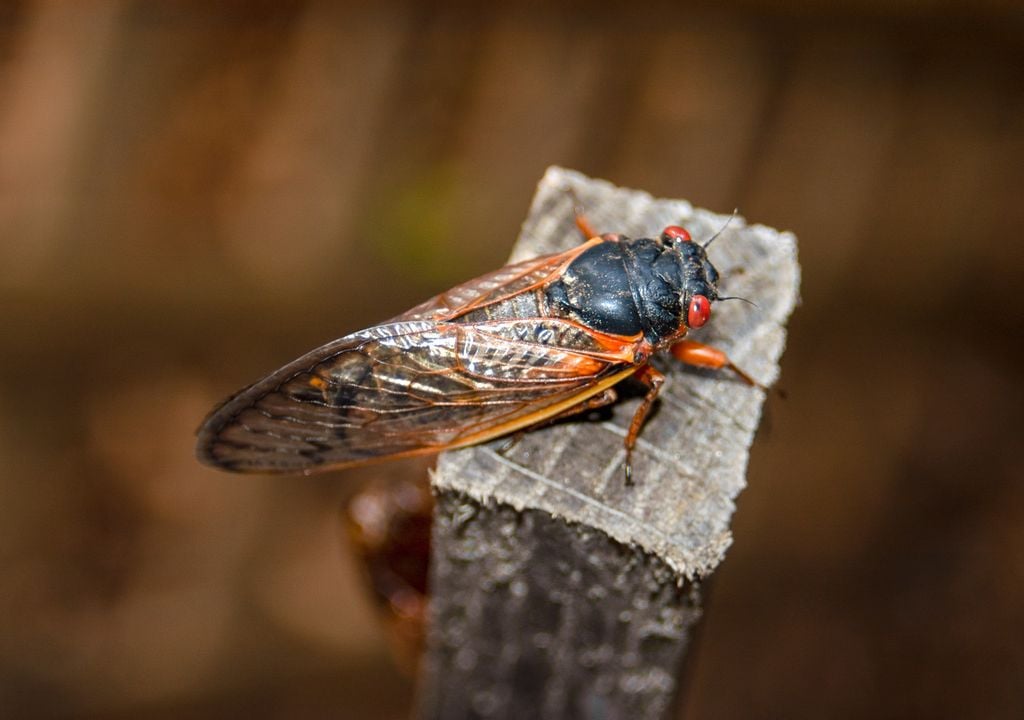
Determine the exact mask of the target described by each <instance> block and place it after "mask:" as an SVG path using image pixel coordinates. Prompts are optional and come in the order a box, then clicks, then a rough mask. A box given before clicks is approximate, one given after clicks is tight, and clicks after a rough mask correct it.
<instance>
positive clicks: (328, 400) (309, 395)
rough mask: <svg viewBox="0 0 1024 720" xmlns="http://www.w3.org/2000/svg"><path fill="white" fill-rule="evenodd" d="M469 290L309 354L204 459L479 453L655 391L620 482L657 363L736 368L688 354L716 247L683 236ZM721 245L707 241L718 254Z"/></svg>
mask: <svg viewBox="0 0 1024 720" xmlns="http://www.w3.org/2000/svg"><path fill="white" fill-rule="evenodd" d="M576 223H577V226H578V227H579V228H580V230H581V231H582V232H583V234H584V237H585V238H589V239H587V240H586V241H585V242H583V243H582V244H580V245H579V246H577V247H576V248H574V249H572V250H569V251H567V252H562V253H557V254H553V255H545V256H542V257H537V258H534V259H532V260H526V261H524V262H518V263H514V264H511V265H508V266H506V267H503V268H501V269H500V270H497V271H495V272H492V273H489V274H486V275H483V276H481V277H478V278H476V279H475V280H470V281H469V282H466V283H463V284H461V285H458V286H456V287H454V288H452V289H451V290H448V291H447V292H444V293H441V294H440V295H437V296H436V297H434V298H431V299H430V300H427V301H426V302H424V303H422V304H420V305H418V306H416V307H414V308H412V309H411V310H409V311H408V312H405V313H403V314H401V315H399V316H397V317H395V318H392V319H391V320H388V321H386V322H383V323H381V324H379V325H375V326H373V327H370V328H367V329H365V330H360V331H359V332H354V333H352V334H350V335H346V336H344V337H342V338H340V339H337V340H334V341H333V342H329V343H327V344H326V345H324V346H322V347H319V348H317V349H316V350H313V351H312V352H309V353H307V354H305V355H303V356H302V357H300V358H298V359H297V360H295V361H293V362H290V363H288V364H287V365H285V366H284V367H282V368H281V369H279V370H277V371H275V372H273V373H271V374H270V375H268V376H267V377H265V378H263V379H262V380H259V381H258V382H256V383H254V384H253V385H250V386H249V387H247V388H245V389H243V390H241V391H240V392H238V393H237V394H235V395H234V396H233V397H231V398H229V399H228V400H227V401H225V402H224V403H223V404H221V405H220V406H219V407H218V408H216V409H215V410H214V411H213V412H212V413H211V414H210V415H209V417H207V418H206V420H205V421H204V423H203V425H202V426H201V428H200V429H199V439H198V447H197V454H198V457H199V459H200V460H202V461H203V462H205V463H208V464H210V465H214V466H216V467H219V468H223V469H225V470H233V471H239V472H274V473H289V472H303V473H311V472H314V471H318V470H322V469H327V468H344V467H349V466H353V465H360V464H364V463H367V462H372V461H377V460H383V459H388V458H398V457H405V456H410V455H419V454H423V453H436V452H438V451H441V450H445V449H449V448H458V447H463V446H466V445H472V444H475V443H480V442H484V441H486V440H490V439H492V438H497V437H499V436H504V435H508V434H510V433H514V432H516V431H521V430H524V429H529V428H531V427H533V426H537V425H540V424H543V423H545V422H549V421H551V420H553V419H557V418H561V417H563V416H566V415H571V414H575V413H579V412H582V411H584V410H589V409H593V408H596V407H599V406H602V405H606V404H608V403H612V402H614V401H615V400H616V393H615V389H614V386H615V385H616V383H618V382H620V381H621V380H623V379H625V378H627V377H633V378H636V379H637V380H638V381H640V383H642V384H643V385H644V386H645V387H646V394H645V396H644V398H643V401H642V402H641V403H640V405H639V407H638V409H637V410H636V413H635V414H634V416H633V419H632V422H631V424H630V428H629V432H628V433H627V435H626V440H625V444H626V460H625V472H626V478H627V482H628V481H629V478H630V454H631V452H632V450H633V446H634V445H635V443H636V439H637V436H638V434H639V432H640V428H641V427H642V425H643V422H644V419H645V418H646V417H647V414H648V413H649V411H650V410H651V407H652V405H653V403H654V401H655V399H656V398H657V395H658V391H659V389H660V388H661V386H662V383H663V382H664V375H663V374H662V373H661V372H659V371H658V370H657V369H656V368H654V367H653V366H651V365H650V363H649V361H650V359H651V357H652V355H654V354H655V353H657V352H659V351H663V350H664V351H669V352H670V353H671V354H672V355H674V356H675V357H676V358H678V359H680V360H682V361H684V362H687V363H690V364H693V365H697V366H702V367H707V368H730V369H731V370H732V371H733V372H734V373H736V374H737V376H738V377H739V378H740V379H741V380H743V381H745V382H747V383H749V384H752V385H756V384H757V383H756V382H755V381H754V380H752V379H751V378H750V377H749V376H748V375H746V374H745V373H743V372H742V371H740V370H739V369H738V368H736V366H735V365H734V364H733V363H732V362H731V361H730V360H729V358H728V357H727V356H726V355H725V353H723V352H722V351H720V350H717V349H715V348H713V347H710V346H707V345H703V344H700V343H697V342H694V341H691V340H687V339H685V338H686V335H687V333H688V332H689V331H690V330H695V329H697V328H699V327H702V326H703V325H705V324H706V323H707V322H708V320H709V319H710V317H711V307H712V304H713V303H714V302H715V301H716V300H719V299H725V298H722V297H720V296H719V293H718V282H719V275H718V271H717V270H715V267H714V265H712V264H711V262H710V260H708V255H707V246H708V245H710V242H711V241H710V240H709V241H708V242H707V243H705V244H704V245H701V244H699V243H697V242H695V241H694V240H693V239H692V238H691V236H690V234H689V232H687V231H686V230H685V229H684V228H682V227H679V226H674V225H673V226H669V227H666V228H665V229H664V230H663V231H662V232H661V234H660V235H659V236H658V237H655V238H638V239H633V238H629V237H626V236H624V235H621V234H616V233H610V234H603V235H598V234H597V233H596V232H594V230H593V229H592V228H591V226H590V224H589V223H588V222H587V220H586V219H585V218H584V217H583V216H582V214H577V218H576ZM713 239H714V237H713V238H712V240H713Z"/></svg>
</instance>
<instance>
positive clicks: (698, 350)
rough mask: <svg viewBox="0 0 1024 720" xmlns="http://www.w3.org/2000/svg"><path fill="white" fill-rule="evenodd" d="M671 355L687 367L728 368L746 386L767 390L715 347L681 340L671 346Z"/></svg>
mask: <svg viewBox="0 0 1024 720" xmlns="http://www.w3.org/2000/svg"><path fill="white" fill-rule="evenodd" d="M671 353H672V355H673V356H674V357H675V358H676V359H677V360H682V361H683V362H684V363H686V364H687V365H695V366H697V367H702V368H709V369H711V370H721V369H722V368H729V369H730V370H732V371H733V372H734V373H735V374H736V376H737V377H738V378H739V379H740V380H742V381H743V382H745V383H746V384H747V385H751V386H753V387H756V388H760V389H762V390H767V389H768V388H766V387H765V386H764V385H762V384H761V383H759V382H758V381H757V380H755V379H754V378H752V377H750V376H749V375H747V374H746V373H745V372H743V371H742V370H740V369H739V368H738V367H736V365H735V364H734V363H733V361H732V360H730V359H729V356H728V355H726V354H725V353H724V352H722V351H721V350H719V349H718V348H716V347H712V346H710V345H705V344H703V343H699V342H694V341H692V340H681V341H679V342H677V343H676V344H675V345H673V346H672V348H671Z"/></svg>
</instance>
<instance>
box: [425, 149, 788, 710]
mask: <svg viewBox="0 0 1024 720" xmlns="http://www.w3.org/2000/svg"><path fill="white" fill-rule="evenodd" d="M569 186H571V187H572V188H573V189H574V191H575V193H576V195H577V197H578V198H579V199H580V201H581V202H582V203H583V205H584V206H585V208H586V212H587V216H588V218H589V219H590V220H591V222H592V224H593V225H594V226H595V228H596V229H597V230H598V231H599V232H612V231H614V232H623V233H625V234H627V235H630V236H634V237H640V236H652V235H655V234H656V233H658V232H659V231H660V229H661V228H662V227H664V226H665V225H668V224H682V225H684V226H686V227H687V228H688V229H689V230H690V232H691V233H692V234H693V236H694V238H695V239H697V240H698V241H701V242H703V241H704V240H705V239H706V238H709V237H710V236H711V235H713V234H714V233H715V232H716V231H718V230H720V229H721V228H722V227H723V226H724V225H725V223H726V220H727V219H728V216H727V215H717V214H714V213H711V212H708V211H705V210H700V209H695V208H693V207H692V206H691V205H690V204H689V203H687V202H685V201H681V200H658V199H655V198H653V197H651V196H650V195H648V194H647V193H644V192H639V191H634V190H627V189H622V188H617V187H615V186H613V185H611V184H609V183H606V182H604V181H600V180H592V179H589V178H586V177H584V176H583V175H580V174H578V173H575V172H571V171H567V170H563V169H560V168H551V169H550V170H549V171H548V172H547V173H546V175H545V176H544V178H543V180H542V181H541V183H540V185H539V187H538V190H537V194H536V195H535V197H534V201H533V204H532V207H531V209H530V213H529V217H528V218H527V220H526V222H525V223H524V225H523V229H522V233H521V235H520V238H519V241H518V243H517V244H516V246H515V250H514V253H513V260H516V259H522V258H526V257H530V256H534V255H539V254H543V253H549V252H556V251H559V250H563V249H568V248H570V247H572V246H574V245H576V244H578V243H579V242H580V238H579V235H578V233H577V232H576V230H575V228H574V225H573V213H572V205H573V200H572V198H571V197H570V195H569V194H568V193H567V192H566V188H567V187H569ZM710 256H711V259H712V261H713V262H714V264H715V265H716V267H717V268H718V270H719V272H720V273H721V276H722V278H723V280H722V282H721V291H722V292H723V294H727V295H738V296H742V297H745V298H749V299H750V300H752V301H753V302H756V303H757V307H752V306H751V305H749V304H746V303H741V302H720V303H716V304H715V306H714V309H713V312H712V320H711V322H710V323H709V324H708V326H706V327H705V328H704V329H702V330H701V331H699V332H698V333H695V334H694V335H693V338H694V339H699V340H701V341H703V342H707V343H710V344H713V345H716V346H718V347H720V348H722V349H724V350H726V351H727V352H728V353H729V354H730V356H731V357H732V358H733V360H734V361H735V362H736V363H737V365H739V366H740V367H742V368H744V369H745V370H746V371H747V372H748V373H750V374H751V375H752V376H753V377H754V378H756V379H757V380H759V381H760V382H762V383H764V384H766V385H770V384H771V383H772V382H774V380H775V379H776V377H777V375H778V359H779V356H780V355H781V353H782V350H783V347H784V343H785V328H784V324H785V321H786V319H787V318H788V316H789V314H790V312H791V311H792V310H793V307H794V305H795V304H796V302H797V299H798V286H799V266H798V265H797V259H796V239H795V237H794V236H793V235H792V234H789V233H779V232H777V231H775V230H772V229H770V228H767V227H764V226H759V225H753V226H751V225H747V224H746V223H745V222H744V220H743V219H742V218H740V217H738V218H736V219H734V220H733V221H732V223H731V224H730V225H729V227H728V229H727V230H726V231H725V232H723V233H722V235H721V237H719V238H718V239H717V240H716V241H715V244H714V245H713V246H712V248H711V250H710ZM656 364H657V365H658V366H659V368H660V369H662V370H663V371H664V372H665V373H666V374H667V375H668V381H667V382H666V383H665V386H664V388H663V390H662V393H661V396H660V404H659V406H658V408H657V412H656V414H655V415H654V416H653V417H651V418H650V419H649V420H648V422H647V424H646V425H645V427H644V428H643V430H642V432H641V435H640V440H639V442H638V444H637V447H636V452H635V453H634V458H633V470H634V480H635V484H634V485H633V486H627V485H626V484H625V482H624V477H623V467H622V461H623V458H624V449H623V438H624V436H625V432H626V427H627V426H628V423H629V420H630V418H631V417H632V415H633V411H634V410H635V408H636V405H637V403H638V402H639V395H638V394H635V395H634V396H633V397H627V398H626V399H624V400H623V401H621V402H619V403H618V404H616V405H615V406H614V407H613V408H612V409H611V411H610V413H607V414H605V415H602V416H600V417H598V418H590V419H589V420H587V419H581V420H578V421H572V422H563V423H559V424H556V425H553V426H551V427H547V428H544V429H541V430H538V431H534V432H531V433H529V434H527V435H526V436H524V437H523V438H522V439H521V440H520V441H519V442H518V443H517V444H516V445H514V446H513V447H512V448H511V449H507V450H504V451H502V445H503V444H504V441H496V442H493V443H490V444H487V445H483V446H478V447H474V448H469V449H465V450H460V451H455V452H449V453H445V454H443V455H442V456H441V459H440V461H439V463H438V466H437V470H436V472H435V475H434V478H433V481H434V487H435V492H436V493H437V496H438V504H437V509H436V511H435V534H434V538H435V539H434V549H433V555H432V559H431V562H432V567H431V593H432V603H433V604H432V625H431V629H430V634H429V639H428V651H427V658H426V661H425V663H424V675H423V678H422V684H421V697H420V711H421V714H422V716H423V717H426V718H449V717H481V718H483V717H509V718H519V717H542V718H569V717H601V718H619V717H621V718H645V717H646V718H659V717H664V716H665V714H666V713H667V712H668V711H669V709H670V708H671V706H672V703H673V700H674V699H675V696H676V694H677V692H678V680H679V678H680V668H681V663H682V659H683V657H684V655H685V651H686V648H687V645H688V641H689V638H690V636H691V630H692V627H693V624H694V623H695V622H696V621H697V619H698V618H699V616H700V580H701V578H703V577H706V576H707V575H708V574H709V573H710V572H711V571H712V570H713V569H714V568H715V566H716V565H717V564H718V563H719V562H720V561H721V559H722V557H723V554H724V552H725V550H726V548H727V547H728V546H729V544H730V542H731V541H732V537H731V535H730V532H729V521H730V518H731V516H732V513H733V509H734V501H735V498H736V495H737V494H738V493H739V492H740V490H742V489H743V486H744V476H745V471H746V465H747V458H748V448H749V446H750V443H751V442H752V440H753V436H754V431H755V429H756V427H757V424H758V421H759V418H760V414H761V407H762V403H763V401H764V393H763V392H762V391H761V390H758V389H756V388H751V387H748V386H746V385H744V384H742V383H740V382H738V381H737V380H735V378H733V377H731V376H730V375H729V374H728V373H727V372H724V373H710V372H704V371H695V370H693V369H689V368H683V367H681V366H680V365H679V364H678V363H674V362H672V361H671V359H659V361H657V363H656ZM625 394H627V395H628V394H629V393H628V391H627V392H626V393H625Z"/></svg>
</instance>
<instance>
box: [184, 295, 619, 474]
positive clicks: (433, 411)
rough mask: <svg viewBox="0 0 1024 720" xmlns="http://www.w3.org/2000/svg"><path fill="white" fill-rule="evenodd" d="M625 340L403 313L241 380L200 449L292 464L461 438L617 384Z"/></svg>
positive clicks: (227, 458) (536, 322) (225, 459)
mask: <svg viewBox="0 0 1024 720" xmlns="http://www.w3.org/2000/svg"><path fill="white" fill-rule="evenodd" d="M421 307H422V306H421ZM415 310H416V309H414V311H415ZM414 311H411V312H410V313H409V314H410V315H412V314H413V313H414ZM631 347H632V343H628V342H626V341H625V339H619V338H615V337H600V338H595V336H594V334H593V332H592V331H589V330H587V329H586V328H583V327H581V326H579V325H577V324H575V323H572V322H571V321H566V320H560V319H550V318H523V319H515V320H506V321H499V322H484V323H473V324H465V323H454V322H447V321H442V322H435V321H432V320H401V319H399V320H396V321H394V322H391V323H387V324H384V325H379V326H376V327H373V328H370V329H368V330H364V331H362V332H358V333H354V334H353V335H349V336H347V337H344V338H341V339H339V340H336V341H334V342H332V343H329V344H327V345H325V346H323V347H321V348H319V349H317V350H315V351H313V352H311V353H309V354H307V355H305V356H304V357H301V358H299V359H298V360H296V361H294V362H292V363H290V364H289V365H287V366H285V367H283V368H281V369H280V370H278V371H277V372H275V373H273V374H272V375H270V376H268V377H266V378H264V379H263V380H261V381H259V382H257V383H256V384H254V385H252V386H250V387H249V388H246V389H245V390H242V391H241V392H239V393H238V394H237V395H235V396H234V397H232V398H231V399H229V400H228V401H227V402H225V403H224V404H223V405H222V406H220V407H219V408H217V409H216V410H215V411H214V412H213V413H212V414H211V415H210V417H209V418H207V420H206V421H205V422H204V424H203V426H202V427H201V428H200V431H199V442H198V450H197V452H198V455H199V457H200V459H201V460H203V461H204V462H207V463H209V464H212V465H215V466H218V467H222V468H225V469H230V470H237V471H251V472H294V471H311V470H314V469H320V468H326V467H338V466H345V465H354V464H359V463H364V462H368V461H371V460H373V459H378V458H383V457H393V456H398V455H412V454H417V453H423V452H435V451H438V450H441V449H443V448H448V447H458V446H461V445H468V444H472V443H476V442H480V441H482V440H486V439H489V438H491V437H496V436H498V435H501V434H504V433H507V432H510V431H512V430H515V429H518V428H520V427H524V426H527V425H531V424H533V423H535V422H538V421H539V420H542V419H544V418H546V417H550V416H552V415H554V414H557V413H559V412H562V411H563V410H565V409H567V408H569V407H571V406H573V405H575V404H577V403H578V402H580V401H582V400H583V399H585V398H586V397H589V396H590V395H592V394H594V393H596V392H599V391H600V390H602V389H604V388H606V387H608V386H609V385H611V384H613V383H614V382H617V381H618V380H619V379H620V378H621V377H623V376H624V375H626V374H628V373H630V372H632V371H633V369H634V368H633V366H632V364H631V363H630V362H629V359H628V358H629V357H630V355H629V352H630V350H629V348H631Z"/></svg>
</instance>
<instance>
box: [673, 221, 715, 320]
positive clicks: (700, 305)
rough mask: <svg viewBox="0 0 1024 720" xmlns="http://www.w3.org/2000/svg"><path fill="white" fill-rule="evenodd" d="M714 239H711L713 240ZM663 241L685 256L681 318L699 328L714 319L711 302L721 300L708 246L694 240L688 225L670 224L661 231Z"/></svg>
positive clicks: (681, 280)
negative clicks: (687, 227) (685, 226)
mask: <svg viewBox="0 0 1024 720" xmlns="http://www.w3.org/2000/svg"><path fill="white" fill-rule="evenodd" d="M713 239H714V238H712V240H713ZM661 242H662V244H663V245H665V246H666V247H671V248H672V249H673V250H675V251H676V252H678V253H679V256H680V258H681V259H682V267H681V271H682V273H681V278H680V285H679V293H680V303H679V305H680V308H681V309H682V308H685V312H684V313H682V317H681V320H682V321H683V323H685V325H686V327H687V328H689V329H691V330H696V329H697V328H699V327H702V326H703V325H704V324H705V323H707V321H708V320H709V319H710V318H711V303H713V302H714V301H715V300H717V299H718V271H717V270H716V269H715V266H714V265H712V264H711V261H710V260H708V253H707V250H706V248H707V246H708V245H710V244H711V242H710V241H708V243H707V244H706V245H704V246H700V245H698V244H697V243H695V242H693V238H691V237H690V233H689V232H687V231H686V229H685V228H681V227H679V226H677V225H670V226H668V227H667V228H665V229H664V230H662V231H661Z"/></svg>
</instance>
